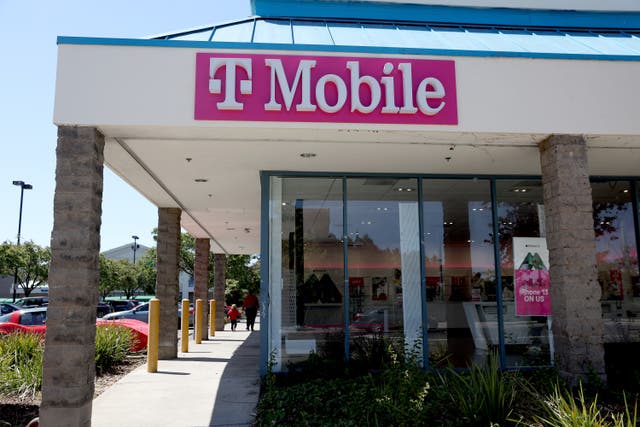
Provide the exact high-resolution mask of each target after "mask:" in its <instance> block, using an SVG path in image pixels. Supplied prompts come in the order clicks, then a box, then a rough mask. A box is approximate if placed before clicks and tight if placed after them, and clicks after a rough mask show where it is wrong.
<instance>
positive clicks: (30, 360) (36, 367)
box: [0, 333, 44, 399]
mask: <svg viewBox="0 0 640 427" xmlns="http://www.w3.org/2000/svg"><path fill="white" fill-rule="evenodd" d="M43 352H44V345H43V340H42V339H41V337H40V336H38V335H35V334H23V333H16V334H9V335H6V336H5V337H2V338H0V396H12V397H16V398H18V399H32V398H34V397H35V396H36V395H37V394H38V393H39V391H40V388H41V386H42V355H43Z"/></svg>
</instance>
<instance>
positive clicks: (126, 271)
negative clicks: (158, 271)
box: [114, 259, 140, 299]
mask: <svg viewBox="0 0 640 427" xmlns="http://www.w3.org/2000/svg"><path fill="white" fill-rule="evenodd" d="M114 265H115V266H116V271H117V274H118V279H119V284H118V288H117V289H118V290H121V291H122V292H123V293H124V295H125V297H126V298H127V299H131V298H133V296H134V295H135V294H136V291H138V289H139V287H140V285H139V281H138V271H136V266H134V265H133V264H132V263H131V262H130V261H129V260H128V259H119V260H117V261H115V263H114Z"/></svg>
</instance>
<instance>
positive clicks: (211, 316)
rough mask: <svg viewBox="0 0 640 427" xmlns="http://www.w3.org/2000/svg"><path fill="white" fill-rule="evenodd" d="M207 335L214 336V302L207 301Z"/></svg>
mask: <svg viewBox="0 0 640 427" xmlns="http://www.w3.org/2000/svg"><path fill="white" fill-rule="evenodd" d="M209 335H211V336H212V337H215V336H216V300H214V299H212V300H211V301H209Z"/></svg>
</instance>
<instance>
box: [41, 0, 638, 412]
mask: <svg viewBox="0 0 640 427" xmlns="http://www.w3.org/2000/svg"><path fill="white" fill-rule="evenodd" d="M481 3H482V4H479V2H468V1H466V0H456V1H454V0H451V1H447V0H442V1H435V0H433V1H432V0H415V1H412V2H407V3H400V2H388V3H384V2H379V1H368V2H342V1H340V2H337V1H315V2H312V1H308V2H294V1H290V0H279V1H275V0H274V1H271V0H255V1H254V2H253V6H254V11H255V13H256V15H257V16H256V17H252V18H248V19H246V20H242V21H239V22H233V23H227V24H223V25H217V26H212V27H207V28H202V29H195V30H190V31H186V32H183V33H179V34H170V35H166V36H162V37H158V38H155V39H144V40H141V39H98V38H95V39H94V38H74V37H60V38H59V39H58V44H59V61H58V75H57V83H56V105H55V112H54V121H55V123H56V125H58V127H59V142H58V169H57V187H56V206H57V207H56V213H55V225H54V232H53V238H52V250H53V258H54V263H53V264H52V274H50V279H51V280H50V283H51V285H52V286H51V291H50V292H51V294H52V295H51V297H52V303H51V305H50V308H51V309H52V310H57V309H56V307H63V306H65V307H66V311H65V310H61V311H59V313H60V316H58V317H55V316H53V317H52V320H51V324H49V325H48V332H47V339H51V340H52V341H53V340H59V342H61V343H63V342H64V340H65V339H67V338H68V337H69V336H71V335H70V334H68V333H67V332H68V328H69V327H70V324H71V323H70V322H69V320H70V319H69V318H67V317H65V316H66V314H65V315H63V314H62V313H63V312H64V313H69V312H70V313H76V311H74V310H85V311H86V313H85V314H86V316H85V317H86V318H87V319H89V318H90V315H91V313H90V311H89V310H86V309H85V308H83V304H81V302H82V301H83V299H82V298H89V297H90V294H91V292H93V288H94V287H95V288H96V289H97V282H96V281H95V280H96V279H95V277H94V276H95V274H94V273H95V266H94V264H93V263H94V262H95V259H94V257H93V256H91V257H89V256H87V255H86V254H94V253H95V254H96V257H97V253H98V250H99V247H98V246H97V245H98V243H97V242H99V239H97V238H96V233H97V236H99V221H100V203H101V185H102V181H101V180H102V177H101V170H102V165H103V163H106V164H107V165H108V166H109V167H110V169H112V170H113V171H114V172H115V173H116V174H118V175H120V176H121V177H122V178H123V179H125V180H126V181H127V182H129V183H130V184H131V185H132V186H133V187H135V188H136V189H137V190H138V191H140V193H141V194H143V195H144V196H145V197H147V198H148V199H149V200H151V201H152V202H153V203H154V204H155V205H157V206H158V208H159V245H158V251H159V252H158V253H159V258H158V259H159V262H158V266H159V270H158V274H159V276H158V277H159V278H158V292H159V293H161V294H162V295H163V298H166V299H167V300H168V301H173V300H172V298H174V293H173V292H174V288H175V283H174V279H173V277H174V275H176V277H177V272H176V271H174V270H175V266H173V267H172V262H173V261H171V260H174V259H175V253H174V252H175V248H176V247H177V244H178V243H177V237H176V236H177V235H178V234H179V230H180V227H182V228H183V229H185V230H187V231H188V232H189V233H191V234H192V235H193V236H194V237H196V239H197V240H198V241H203V242H204V243H206V246H205V247H206V248H208V244H209V242H210V243H211V250H212V251H213V252H215V253H216V255H222V256H224V254H228V253H260V255H261V275H262V287H261V295H260V298H261V332H260V333H261V354H262V356H261V357H262V369H263V372H264V371H265V370H266V368H267V365H268V363H269V361H270V359H271V360H272V361H273V362H274V363H275V365H274V366H275V368H276V369H286V368H287V366H288V364H289V363H294V362H296V361H300V360H304V359H305V358H306V357H308V355H309V354H310V352H317V353H319V354H327V355H338V356H339V357H350V356H351V355H352V353H353V350H354V343H355V342H356V340H357V339H358V337H362V336H372V335H375V334H384V335H386V336H388V337H393V338H394V339H396V340H397V341H398V342H404V343H405V344H406V345H407V346H408V347H410V348H412V349H414V350H416V351H417V352H418V353H419V354H420V355H421V357H422V361H423V365H424V366H425V367H438V366H440V365H441V363H443V362H442V361H443V360H446V361H448V362H451V363H453V364H454V365H455V366H458V367H464V366H468V365H469V364H470V363H473V362H482V361H483V360H484V359H485V358H486V357H487V355H488V354H490V353H491V352H496V353H497V354H498V355H499V356H500V361H501V364H502V366H503V367H505V368H512V367H531V366H534V367H535V366H549V365H551V364H554V365H555V366H557V367H558V369H559V370H560V372H561V373H563V374H564V375H566V376H567V377H569V378H571V379H575V378H577V377H579V376H581V375H585V374H586V373H588V372H595V373H596V374H597V375H601V376H602V377H603V378H604V374H605V358H609V360H611V357H612V356H611V355H612V354H620V353H621V352H620V351H617V352H611V351H608V350H607V348H609V349H610V348H614V347H616V346H620V345H625V346H626V347H625V349H626V350H624V351H623V352H622V353H624V352H627V354H633V353H632V352H629V351H630V350H629V349H631V350H633V351H637V349H636V347H637V343H638V342H639V341H640V337H639V336H638V330H639V327H640V323H639V322H638V314H639V312H640V307H639V304H640V288H639V286H640V285H639V282H638V277H639V273H638V242H639V241H640V239H639V238H638V229H639V227H638V218H639V215H638V197H639V195H638V179H639V178H640V172H639V169H638V164H640V142H639V141H640V139H639V138H640V121H639V120H638V114H637V111H638V107H637V102H638V101H637V100H638V99H640V83H639V80H638V78H637V76H638V75H640V61H639V59H640V38H639V35H640V8H639V7H638V6H637V5H634V4H632V3H633V2H629V1H626V0H617V1H614V2H612V3H611V2H610V3H609V4H607V5H606V8H605V7H603V6H601V5H600V4H597V2H587V3H588V4H587V3H585V2H577V1H571V0H567V1H565V2H562V4H561V5H559V4H558V2H550V1H543V2H542V3H541V2H529V1H526V0H523V1H522V2H519V3H518V5H517V6H514V5H513V4H512V2H506V1H505V2H503V1H501V0H493V1H489V0H488V1H486V2H481ZM80 175H82V179H79V178H78V176H80ZM98 190H100V191H98ZM76 214H77V215H80V214H81V215H80V216H78V217H76V216H74V215H76ZM88 231H90V233H91V234H90V238H87V237H86V234H83V233H85V232H88ZM79 236H82V238H80V237H79ZM205 250H206V251H208V249H205ZM96 259H97V258H96ZM205 259H206V258H205ZM165 260H170V261H165ZM165 266H166V267H167V268H166V269H165V268H164V267H165ZM161 267H162V268H161ZM172 269H173V270H172ZM161 270H162V271H161ZM167 271H169V273H170V274H169V273H167ZM83 272H88V273H91V274H88V273H87V274H88V275H84V273H83ZM89 276H91V280H89V279H87V277H89ZM169 276H170V277H169ZM167 277H168V278H169V279H167V280H165V278H167ZM176 280H177V279H176ZM196 282H197V279H196ZM56 283H57V285H56ZM56 286H57V287H59V289H61V291H59V292H62V290H64V292H67V293H77V294H78V298H75V299H73V298H68V297H67V296H62V294H60V296H56V295H55V294H56V293H57V292H58V291H56V290H55V288H56ZM196 286H197V283H196ZM86 306H87V307H91V304H86ZM169 306H171V304H169ZM70 309H73V310H71V311H70ZM78 312H79V311H78ZM83 313H84V311H83ZM85 317H82V316H76V317H75V319H79V318H83V319H84V318H85ZM161 318H166V319H169V320H171V321H173V320H174V319H175V316H173V313H171V312H169V311H167V312H166V313H164V314H161ZM72 320H73V319H72ZM81 323H82V322H80V323H79V324H78V325H77V331H76V335H74V336H80V335H82V336H84V335H83V334H90V328H89V327H88V326H87V327H86V328H84V329H83V325H84V323H86V322H84V323H82V324H81ZM89 323H90V322H89ZM85 326H86V325H85ZM85 329H86V330H85ZM167 330H168V333H167V336H166V339H163V338H162V337H161V354H163V351H166V355H167V357H175V356H173V355H175V352H176V350H175V339H176V338H175V337H176V334H175V333H174V331H171V330H170V328H167ZM56 331H57V332H56ZM58 332H59V333H58ZM50 337H51V338H50ZM83 342H85V344H83V348H85V347H86V348H87V349H89V348H90V346H91V345H90V344H87V343H90V342H91V340H90V339H87V340H85V341H83ZM47 346H48V349H50V350H48V351H49V354H50V355H52V354H55V353H54V352H55V350H54V346H51V345H49V343H47ZM163 346H164V347H163ZM607 346H608V347H607ZM634 349H635V350H634ZM87 351H89V350H87ZM607 352H608V353H607ZM61 354H63V353H61ZM47 357H48V359H47ZM53 357H54V356H45V358H46V359H45V385H44V392H43V393H44V395H52V394H53V393H54V391H55V392H57V393H61V391H60V388H56V387H59V384H57V383H56V382H55V381H54V380H47V379H46V378H47V375H46V372H47V369H48V368H47V366H48V365H51V363H53V362H51V360H56V359H54V358H53ZM59 362H60V363H59V364H58V365H57V366H56V369H57V370H58V371H61V370H62V371H65V370H67V371H70V372H74V370H75V369H77V367H76V366H72V365H70V364H68V365H69V366H66V365H65V361H64V358H59ZM609 364H610V363H609ZM65 372H66V371H65ZM88 375H89V376H90V373H89V374H88ZM48 405H50V400H48V399H47V398H44V399H43V408H48V407H49V406H48ZM86 405H89V407H90V401H89V403H86ZM86 405H85V406H86ZM45 412H46V409H45Z"/></svg>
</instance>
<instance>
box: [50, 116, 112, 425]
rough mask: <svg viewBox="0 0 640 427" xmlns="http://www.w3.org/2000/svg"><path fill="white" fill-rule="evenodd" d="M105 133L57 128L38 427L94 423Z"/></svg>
mask: <svg viewBox="0 0 640 427" xmlns="http://www.w3.org/2000/svg"><path fill="white" fill-rule="evenodd" d="M103 152H104V137H103V136H102V135H101V134H100V132H98V130H97V129H95V128H93V127H76V126H60V127H58V146H57V149H56V156H57V164H56V190H55V196H54V202H53V231H52V233H51V264H50V267H49V279H48V282H49V308H48V310H47V335H46V343H45V344H46V345H45V353H44V362H43V378H42V404H41V406H40V425H43V426H48V427H52V426H65V427H66V426H86V425H91V403H92V401H93V391H94V378H95V361H94V358H95V335H96V305H97V303H98V281H99V261H98V260H99V258H98V257H99V252H100V224H101V215H102V170H103V163H104V155H103Z"/></svg>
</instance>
